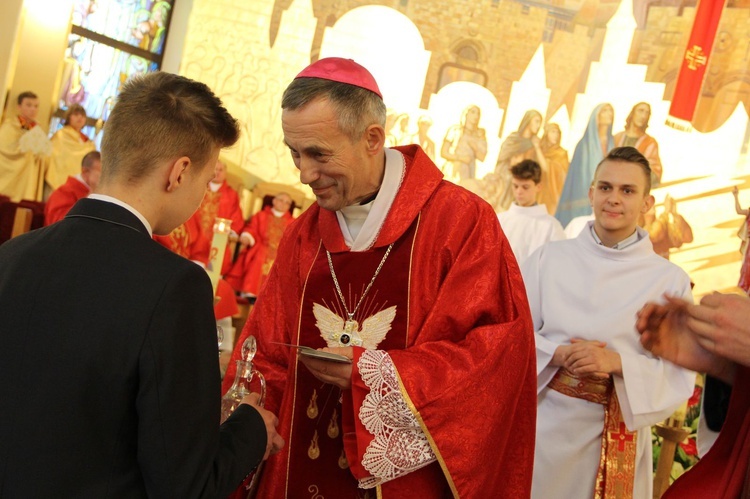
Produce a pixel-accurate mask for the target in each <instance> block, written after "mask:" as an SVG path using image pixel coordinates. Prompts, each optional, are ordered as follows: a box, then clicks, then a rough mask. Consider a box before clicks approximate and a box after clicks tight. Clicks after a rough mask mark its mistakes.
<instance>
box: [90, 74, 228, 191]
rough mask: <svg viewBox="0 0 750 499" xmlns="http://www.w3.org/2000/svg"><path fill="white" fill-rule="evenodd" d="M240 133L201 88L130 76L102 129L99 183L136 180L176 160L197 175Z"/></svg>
mask: <svg viewBox="0 0 750 499" xmlns="http://www.w3.org/2000/svg"><path fill="white" fill-rule="evenodd" d="M239 134H240V131H239V125H238V123H237V120H236V119H234V118H233V117H232V115H231V114H229V112H228V111H227V110H226V109H225V108H224V106H223V104H222V103H221V100H220V99H219V98H218V97H217V96H216V95H214V93H213V92H212V91H211V89H210V88H208V86H207V85H206V84H205V83H201V82H197V81H193V80H191V79H189V78H185V77H184V76H178V75H175V74H171V73H165V72H162V71H158V72H155V73H148V74H145V75H138V76H135V77H133V78H132V79H131V80H129V81H128V82H127V83H126V84H125V86H124V87H123V90H122V92H121V93H120V95H119V97H118V99H117V104H115V107H114V109H113V110H112V113H111V114H110V116H109V119H108V120H107V123H106V125H105V127H104V138H103V139H102V156H103V161H102V166H103V168H102V180H103V181H105V180H106V179H109V178H112V177H116V176H123V177H125V178H127V179H129V180H131V181H137V180H139V179H141V178H143V177H145V176H146V175H148V174H149V173H150V172H151V170H152V169H153V168H154V166H155V165H157V164H158V163H160V162H162V161H165V160H170V159H177V158H179V157H181V156H187V157H189V158H190V160H191V161H192V163H193V164H194V165H195V168H196V171H201V170H202V169H203V167H205V166H206V165H207V164H208V161H209V159H210V155H211V153H212V152H213V149H214V148H216V147H218V148H223V147H228V146H231V145H232V144H234V143H235V142H237V139H238V138H239ZM211 166H212V167H213V165H211Z"/></svg>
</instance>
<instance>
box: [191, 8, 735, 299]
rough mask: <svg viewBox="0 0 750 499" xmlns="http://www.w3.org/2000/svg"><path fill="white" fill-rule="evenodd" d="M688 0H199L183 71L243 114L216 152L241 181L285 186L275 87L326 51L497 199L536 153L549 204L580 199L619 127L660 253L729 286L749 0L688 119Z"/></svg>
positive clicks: (405, 137) (580, 211) (408, 133)
mask: <svg viewBox="0 0 750 499" xmlns="http://www.w3.org/2000/svg"><path fill="white" fill-rule="evenodd" d="M695 3H696V2H695V1H694V0H667V1H659V2H658V5H657V2H655V1H653V0H622V1H619V0H550V1H546V0H537V1H534V2H530V1H526V0H520V1H512V0H503V1H500V0H484V1H481V2H477V1H470V0H452V1H440V0H390V1H385V0H380V1H366V0H255V1H253V2H245V1H242V0H221V1H219V0H195V2H194V7H193V10H192V13H191V18H190V23H189V28H188V34H187V39H186V45H185V49H184V56H183V61H182V67H181V72H182V73H183V74H185V75H187V76H189V77H191V78H195V79H198V80H201V81H204V82H206V83H207V84H209V85H210V86H211V87H212V88H213V89H214V90H215V91H216V92H217V93H218V94H219V95H220V96H221V98H222V99H223V100H224V101H225V102H226V104H227V106H228V107H229V109H230V111H231V112H232V113H233V114H234V115H235V116H237V117H238V118H239V119H240V121H241V122H242V126H243V134H242V139H241V141H240V143H239V144H238V145H237V146H236V147H235V148H233V149H232V150H230V151H228V152H227V154H226V159H227V160H228V161H229V162H230V163H232V164H234V165H237V166H238V167H239V168H241V169H242V171H243V172H245V176H246V179H245V180H246V181H247V183H248V184H251V183H252V182H253V181H257V180H258V179H262V180H264V181H272V182H282V183H287V184H291V185H295V186H298V187H299V181H298V177H297V173H296V170H295V169H294V166H293V164H292V162H291V160H290V157H289V153H288V151H287V149H286V147H285V146H284V145H283V141H282V133H281V126H280V107H279V103H280V99H281V92H282V91H283V88H284V87H285V86H286V85H287V84H288V82H289V81H290V80H291V79H292V78H293V77H294V76H295V74H296V73H297V72H299V70H300V69H301V68H303V67H304V66H306V65H307V64H309V63H310V62H311V61H312V60H315V59H317V58H320V57H327V56H341V57H350V58H353V59H355V60H356V61H357V62H359V63H361V64H363V65H364V66H366V67H367V68H368V69H370V71H371V72H372V73H373V75H374V76H375V78H376V79H377V80H378V83H379V85H380V88H381V90H382V91H383V95H384V98H385V101H386V105H387V106H388V108H389V110H388V123H387V124H386V129H387V133H388V141H389V144H403V143H408V142H418V143H420V144H422V145H423V148H425V150H427V151H428V154H429V155H430V156H431V157H432V158H433V159H434V161H435V163H436V164H437V165H438V167H440V168H441V169H442V170H443V173H444V174H445V176H446V178H448V179H450V180H452V181H454V182H456V183H459V184H461V185H464V186H465V187H467V188H468V189H470V190H472V191H474V192H476V193H478V194H479V195H481V196H482V197H484V198H485V199H486V200H487V201H488V202H490V203H491V204H492V205H493V206H494V207H495V209H496V210H497V211H502V210H503V209H506V208H507V206H508V205H509V203H510V196H509V189H507V185H508V183H509V178H510V176H509V168H510V167H511V166H513V165H514V164H516V163H517V162H519V161H520V160H522V159H524V158H533V159H535V160H536V161H538V162H539V163H540V164H541V165H542V166H543V170H544V179H543V184H544V188H543V191H542V193H541V194H540V197H539V201H540V202H541V203H544V204H545V205H546V206H547V208H548V210H549V211H550V212H551V213H557V214H558V218H560V219H561V220H563V221H569V220H571V219H573V218H575V217H577V216H580V215H583V216H586V215H588V214H589V213H590V208H589V205H588V198H587V197H586V192H587V189H588V185H589V183H590V181H591V175H592V172H593V168H594V167H595V166H596V163H598V161H599V159H601V157H603V155H604V154H606V152H607V150H608V149H610V148H612V147H614V146H615V145H622V144H628V145H633V146H635V147H637V148H638V149H639V150H641V151H642V152H643V153H644V154H645V155H646V156H647V157H648V158H649V159H650V160H651V162H652V165H654V178H653V182H654V186H655V188H654V189H653V194H654V196H655V197H656V201H657V206H656V212H655V213H654V214H651V215H649V217H651V218H649V222H648V224H649V226H652V227H657V226H658V227H661V229H660V230H657V229H656V228H655V229H654V230H653V231H652V238H654V239H658V237H662V236H660V235H659V234H666V236H664V237H667V239H666V241H667V245H669V246H670V248H668V249H667V250H666V252H665V256H669V257H670V258H671V259H672V261H674V262H675V263H677V264H678V265H680V266H682V267H683V268H684V269H685V270H686V271H687V272H688V273H689V274H690V275H691V277H692V279H693V281H694V282H695V289H694V291H695V293H696V296H701V295H702V294H705V293H707V292H709V291H711V290H714V289H718V290H729V289H735V287H736V284H737V280H738V276H739V268H740V264H741V262H740V259H741V256H742V255H741V253H740V252H739V251H738V249H739V239H738V238H737V229H738V228H739V227H740V225H741V224H742V221H743V218H742V217H741V216H740V215H738V214H737V212H736V211H735V210H734V201H733V198H732V196H731V191H732V188H733V187H734V186H737V187H739V198H740V202H741V203H742V205H743V206H745V205H748V204H750V192H748V191H747V190H746V188H747V187H748V180H749V179H750V176H748V171H750V170H749V168H750V159H749V158H748V155H747V146H748V142H749V139H750V132H749V130H750V129H749V128H748V109H750V69H748V68H749V67H750V65H748V57H750V28H748V26H750V2H748V1H747V0H729V1H728V3H727V6H726V7H725V12H724V15H723V16H722V19H721V23H720V25H719V34H718V35H717V41H716V48H715V50H714V54H713V55H712V57H711V59H710V61H709V65H708V70H707V75H708V76H707V77H706V83H705V85H704V89H703V94H702V97H701V99H700V100H699V102H698V110H697V116H696V119H695V121H694V126H695V128H696V130H695V131H694V132H692V133H685V132H680V131H677V130H674V129H672V128H669V127H667V126H666V125H665V124H664V122H665V119H666V116H667V112H668V109H669V104H670V98H671V96H672V93H673V91H674V83H675V78H676V75H677V72H678V70H679V65H680V61H681V58H682V56H683V54H684V49H685V44H686V42H687V38H688V35H689V32H690V28H691V26H692V20H693V17H694V14H695ZM385 26H387V27H388V29H385V28H384V27H385ZM385 33H389V34H388V35H386V34H385ZM678 205H679V213H678V212H677V206H678ZM652 219H653V220H652ZM678 219H679V220H682V222H685V223H684V224H682V222H679V223H678V222H677V220H678ZM657 221H661V222H659V223H656V222H657ZM687 221H689V223H688V222H687ZM646 223H647V222H646V221H644V224H646ZM670 224H671V225H670ZM685 225H687V227H688V228H689V229H691V230H690V232H691V233H690V237H689V238H688V237H686V235H687V230H685ZM670 227H671V229H670ZM678 227H679V228H680V229H679V230H678ZM670 230H671V232H670ZM670 234H671V239H670ZM670 249H671V251H670Z"/></svg>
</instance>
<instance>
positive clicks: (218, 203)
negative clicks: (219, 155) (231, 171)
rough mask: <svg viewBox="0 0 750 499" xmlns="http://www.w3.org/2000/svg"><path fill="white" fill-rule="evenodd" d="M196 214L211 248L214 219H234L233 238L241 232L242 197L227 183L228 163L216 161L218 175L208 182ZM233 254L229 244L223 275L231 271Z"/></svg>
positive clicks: (232, 225)
mask: <svg viewBox="0 0 750 499" xmlns="http://www.w3.org/2000/svg"><path fill="white" fill-rule="evenodd" d="M195 216H196V217H197V219H198V223H199V224H200V226H201V232H200V234H201V236H202V237H203V238H205V239H206V241H207V245H208V247H209V248H210V247H211V238H213V233H214V221H215V220H216V219H217V218H226V219H227V220H231V221H232V223H231V228H232V232H231V233H230V237H231V238H232V239H236V238H237V234H239V232H240V230H242V226H243V225H244V224H245V219H244V218H243V217H242V210H241V209H240V197H239V195H238V194H237V191H235V190H234V189H232V188H231V187H230V186H229V184H227V165H225V164H224V163H223V162H222V161H217V162H216V176H215V177H214V178H213V180H211V182H210V183H209V184H208V189H207V190H206V195H205V196H204V197H203V201H202V202H201V205H200V207H199V208H198V211H197V212H196V215H195ZM206 241H204V243H203V244H204V246H205V245H206ZM233 256H234V255H232V252H231V248H230V247H229V245H227V249H226V253H225V255H224V261H223V263H222V266H221V274H222V275H224V274H226V273H227V272H229V269H230V268H231V266H232V257H233Z"/></svg>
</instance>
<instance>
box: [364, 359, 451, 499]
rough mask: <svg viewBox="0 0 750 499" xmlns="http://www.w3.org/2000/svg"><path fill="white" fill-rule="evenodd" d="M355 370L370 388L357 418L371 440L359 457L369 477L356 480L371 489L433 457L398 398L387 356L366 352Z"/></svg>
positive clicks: (400, 397) (412, 419)
mask: <svg viewBox="0 0 750 499" xmlns="http://www.w3.org/2000/svg"><path fill="white" fill-rule="evenodd" d="M357 367H358V368H359V373H360V375H361V376H362V381H364V383H365V385H367V387H368V388H369V389H370V392H369V393H368V394H367V395H366V396H365V400H364V402H363V403H362V407H361V408H360V410H359V419H360V421H362V424H364V426H365V428H366V429H367V431H369V432H370V433H372V434H373V435H374V437H375V438H374V439H373V440H372V442H370V444H369V445H368V446H367V449H366V450H365V455H364V457H363V458H362V466H363V467H364V468H365V469H366V470H367V471H369V472H370V474H371V475H372V476H369V477H367V478H363V479H362V480H360V481H359V486H360V487H361V488H363V489H371V488H374V487H376V486H378V485H380V484H383V483H385V482H387V481H389V480H393V479H394V478H398V477H400V476H402V475H405V474H407V473H411V472H412V471H415V470H418V469H420V468H423V467H424V466H427V465H428V464H430V463H431V462H433V461H435V460H436V457H435V453H434V452H433V451H432V448H430V443H429V442H428V440H427V436H426V435H425V434H424V432H423V431H422V428H421V427H420V426H419V423H418V422H417V418H416V417H415V416H414V414H412V412H411V411H410V410H409V407H408V406H407V404H406V401H405V400H404V398H403V396H402V395H401V391H400V390H399V385H398V378H397V376H396V367H395V366H394V365H393V361H392V360H391V357H390V356H389V355H388V353H387V352H385V351H383V350H366V351H365V352H364V353H363V354H362V356H361V357H360V359H359V362H358V363H357Z"/></svg>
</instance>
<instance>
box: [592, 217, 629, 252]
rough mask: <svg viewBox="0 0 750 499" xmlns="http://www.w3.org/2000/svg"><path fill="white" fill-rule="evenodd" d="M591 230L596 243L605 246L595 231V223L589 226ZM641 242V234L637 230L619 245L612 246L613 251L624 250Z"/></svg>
mask: <svg viewBox="0 0 750 499" xmlns="http://www.w3.org/2000/svg"><path fill="white" fill-rule="evenodd" d="M589 228H590V229H591V235H592V236H593V238H594V241H596V244H599V245H601V246H604V243H603V242H602V240H601V239H600V238H599V236H598V235H597V233H596V230H594V224H593V222H592V223H590V224H589ZM640 240H641V234H640V233H639V232H638V228H636V229H635V231H633V233H632V234H630V235H629V236H628V237H626V238H625V239H623V240H622V241H620V242H619V243H617V244H615V245H614V246H611V249H616V250H623V249H625V248H627V247H628V246H631V245H633V244H635V243H637V242H638V241H640Z"/></svg>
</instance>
